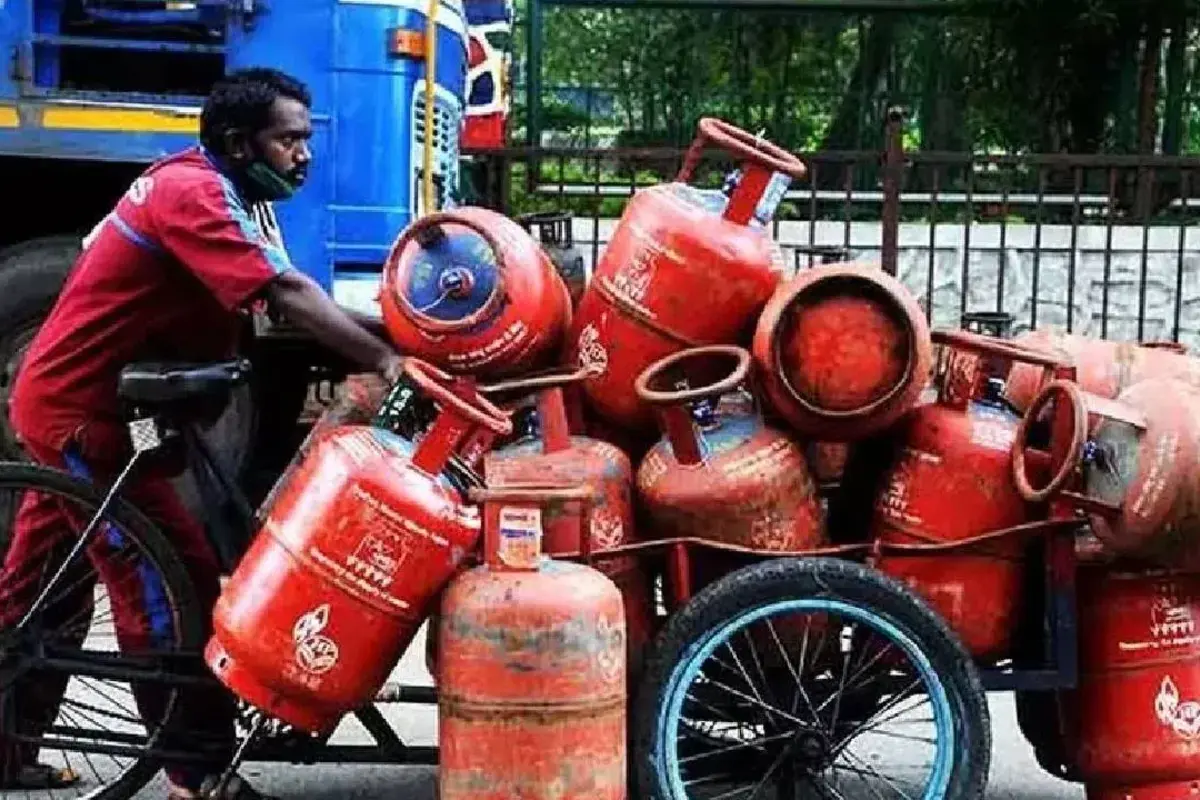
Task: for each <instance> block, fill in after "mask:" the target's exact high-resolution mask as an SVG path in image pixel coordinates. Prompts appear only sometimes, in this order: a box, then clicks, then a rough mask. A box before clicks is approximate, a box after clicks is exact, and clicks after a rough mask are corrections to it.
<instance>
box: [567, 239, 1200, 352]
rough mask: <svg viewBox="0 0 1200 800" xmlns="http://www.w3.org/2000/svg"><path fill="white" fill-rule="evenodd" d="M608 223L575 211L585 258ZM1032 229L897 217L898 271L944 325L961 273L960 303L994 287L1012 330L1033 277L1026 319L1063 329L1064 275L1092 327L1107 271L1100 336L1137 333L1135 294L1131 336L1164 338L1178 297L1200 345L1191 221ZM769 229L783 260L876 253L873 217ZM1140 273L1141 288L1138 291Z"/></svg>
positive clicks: (1078, 324) (1082, 328)
mask: <svg viewBox="0 0 1200 800" xmlns="http://www.w3.org/2000/svg"><path fill="white" fill-rule="evenodd" d="M615 225H616V220H612V219H602V220H600V221H599V225H598V231H597V230H596V228H597V226H596V225H595V224H594V223H593V221H592V220H590V219H586V218H581V219H576V220H575V228H574V232H575V238H576V245H577V246H578V247H579V248H580V249H581V250H582V251H583V253H584V257H585V260H586V261H587V262H588V264H589V267H590V265H591V264H592V258H593V253H594V248H593V242H597V241H598V243H599V248H598V250H599V252H600V253H603V248H604V245H605V244H606V243H607V242H608V240H609V238H610V237H611V235H612V231H613V229H614V227H615ZM597 233H598V235H597ZM847 234H848V235H847ZM1110 235H1111V246H1110V245H1109V241H1110V238H1109V237H1110ZM931 236H932V237H933V239H932V242H931ZM1038 236H1039V233H1038V229H1037V228H1036V227H1035V226H1032V225H1009V226H1004V227H1002V226H1000V225H996V224H975V225H972V226H971V227H970V229H969V231H968V230H967V229H965V228H964V226H962V225H938V226H937V227H936V230H932V229H931V227H930V226H929V225H925V224H911V223H905V224H903V225H901V226H900V255H899V276H900V278H901V280H902V281H903V282H904V283H905V285H906V286H908V288H909V289H911V290H912V291H913V293H914V294H915V295H916V296H917V298H918V299H919V300H920V302H921V303H922V304H923V305H924V304H925V303H926V302H927V295H928V294H929V286H930V266H931V263H932V268H933V276H932V288H933V292H932V293H933V321H934V324H935V325H936V326H947V327H957V326H958V324H959V317H960V314H961V313H962V311H963V310H964V308H963V284H964V283H966V284H967V292H966V310H968V311H994V310H997V297H998V296H999V295H1000V294H1001V292H1002V294H1003V298H1002V300H1003V301H1002V303H1001V304H1000V310H1004V311H1007V312H1009V313H1011V314H1014V315H1015V316H1016V320H1017V322H1016V326H1017V329H1018V330H1021V329H1024V328H1028V327H1032V326H1033V324H1034V322H1035V320H1034V309H1035V303H1034V284H1035V280H1036V284H1037V287H1036V296H1037V302H1036V326H1037V327H1039V328H1042V327H1048V326H1055V327H1062V328H1064V329H1065V327H1066V325H1067V304H1068V285H1070V284H1073V285H1074V294H1073V296H1072V297H1071V305H1072V306H1073V307H1074V311H1073V316H1072V320H1071V328H1072V330H1073V331H1075V332H1077V333H1081V334H1083V335H1087V336H1097V337H1098V336H1101V329H1102V325H1101V321H1102V318H1103V317H1104V316H1105V311H1104V310H1105V299H1104V287H1105V284H1106V280H1105V276H1106V275H1107V285H1108V299H1107V318H1108V328H1107V332H1106V333H1105V337H1106V338H1109V339H1127V340H1136V339H1138V338H1139V337H1138V316H1139V313H1138V312H1139V308H1140V307H1141V305H1142V304H1143V303H1144V306H1145V315H1144V317H1145V322H1144V325H1143V329H1142V334H1141V339H1142V340H1143V341H1149V340H1153V339H1169V338H1171V335H1172V332H1173V328H1174V324H1175V315H1176V303H1177V302H1178V304H1179V308H1178V312H1179V325H1180V336H1179V338H1180V341H1182V342H1184V343H1186V344H1188V345H1189V346H1190V347H1197V348H1200V227H1188V228H1178V227H1170V228H1165V227H1156V228H1149V229H1143V228H1141V227H1132V226H1119V227H1114V228H1112V230H1111V232H1110V231H1109V229H1107V228H1106V227H1104V226H1103V225H1085V226H1080V227H1079V228H1076V229H1075V241H1074V243H1072V234H1071V227H1070V226H1067V225H1044V226H1042V227H1041V230H1040V242H1039V240H1038V238H1037V237H1038ZM1002 237H1003V247H1001V240H1002ZM778 239H779V242H780V244H781V245H782V246H783V249H784V252H785V255H786V256H787V258H788V261H789V263H791V260H792V253H791V251H790V249H789V246H794V245H808V244H816V245H833V246H847V245H848V246H849V248H850V250H851V252H852V254H853V255H854V257H856V258H862V259H869V260H875V261H877V260H878V259H879V254H880V243H881V242H882V226H881V225H880V224H879V223H871V222H856V223H851V224H850V225H849V226H848V228H847V226H846V224H845V223H842V222H817V223H815V226H814V225H811V224H810V223H808V222H782V223H780V229H779V236H778ZM1181 247H1182V253H1181ZM1072 250H1073V251H1074V278H1073V280H1072V278H1071V275H1072V273H1071V269H1072V267H1071V253H1072ZM931 256H932V258H931ZM802 259H803V260H802V261H801V263H802V264H807V263H808V262H807V257H805V256H802ZM1001 264H1003V266H1004V269H1003V284H1001V269H1000V266H1001ZM1106 269H1107V272H1106ZM1143 275H1144V276H1145V291H1144V297H1143V292H1141V291H1140V287H1141V286H1142V283H1143V281H1142V276H1143Z"/></svg>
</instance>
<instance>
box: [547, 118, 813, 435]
mask: <svg viewBox="0 0 1200 800" xmlns="http://www.w3.org/2000/svg"><path fill="white" fill-rule="evenodd" d="M708 144H713V145H716V146H717V147H720V148H721V149H723V150H726V151H728V152H729V153H732V154H734V155H736V156H737V157H738V158H739V159H742V160H743V163H742V167H741V169H740V170H739V171H738V172H737V173H735V174H734V175H733V176H731V179H730V181H728V182H727V184H726V190H725V191H724V192H718V191H711V192H706V191H701V190H699V189H695V188H693V187H691V186H689V185H688V181H689V180H691V178H692V173H693V171H694V170H695V168H696V166H697V164H698V163H699V161H700V158H701V156H702V155H703V152H704V148H705V146H706V145H708ZM804 174H805V170H804V165H803V164H802V163H801V162H800V160H799V159H797V158H796V157H795V156H793V155H791V154H790V153H787V152H785V151H784V150H781V149H780V148H778V147H776V146H775V145H773V144H770V143H769V142H765V141H763V140H761V139H756V138H755V137H753V136H751V135H750V134H748V133H746V132H745V131H742V130H739V129H737V128H734V127H733V126H731V125H728V124H727V123H724V122H722V121H720V120H717V119H710V118H706V119H702V120H701V121H700V131H699V135H698V136H697V138H696V141H695V142H694V143H693V144H692V148H691V150H690V151H689V152H688V156H687V159H686V161H685V162H684V165H683V169H682V170H680V172H679V175H678V177H677V178H676V179H675V181H674V182H673V183H668V184H664V185H660V186H652V187H650V188H648V189H642V190H641V191H639V192H638V193H637V194H636V195H635V196H634V198H633V200H631V201H630V203H629V205H628V207H627V208H626V209H625V213H624V214H623V215H622V217H621V221H620V224H619V225H618V226H617V229H616V231H615V232H614V233H613V238H612V241H610V242H609V243H608V247H607V248H606V249H605V251H604V255H603V256H602V257H601V258H600V263H599V264H598V265H597V266H596V270H595V273H594V275H593V277H592V281H591V283H590V284H589V285H588V288H587V291H586V292H584V295H583V300H582V301H581V302H580V305H579V311H578V313H577V314H576V315H575V320H574V322H573V323H572V325H571V328H570V332H569V333H568V334H567V349H568V353H567V356H568V359H569V360H570V361H571V362H575V361H578V362H579V363H580V364H582V365H585V366H587V365H596V366H598V367H599V368H600V371H599V373H598V374H597V375H596V376H595V377H593V378H590V379H589V380H588V381H587V383H586V384H584V392H585V394H586V396H587V400H588V401H589V403H590V405H591V406H592V408H593V409H594V410H595V411H596V413H597V414H598V415H599V416H601V417H603V418H604V419H605V420H607V421H609V422H611V423H613V424H614V425H617V426H619V427H624V428H630V429H635V430H640V431H647V432H649V431H652V430H653V428H654V416H653V414H651V413H650V410H649V409H647V408H646V407H645V406H643V405H642V404H641V403H640V402H639V401H638V398H637V395H635V394H634V392H633V382H634V381H635V380H636V379H637V377H638V375H640V374H641V373H642V371H643V370H644V369H645V368H646V367H647V366H649V365H650V364H651V363H653V362H654V361H656V360H658V359H660V358H662V357H664V356H667V355H670V354H671V353H675V352H677V351H679V350H682V349H684V348H686V347H695V346H699V345H708V344H732V343H735V342H738V341H740V340H741V339H743V338H745V337H747V336H748V335H749V332H750V331H751V330H752V329H753V326H754V320H755V319H756V318H757V317H758V314H759V312H760V311H762V307H763V305H764V304H765V303H766V302H767V298H769V297H770V296H771V292H772V291H774V289H775V286H776V285H777V284H778V283H779V281H780V279H781V277H782V275H783V273H784V271H785V270H786V265H785V264H783V263H782V262H781V261H780V259H781V254H780V251H779V249H778V247H776V246H775V244H774V242H773V241H772V239H771V234H770V231H769V229H768V228H767V227H766V226H767V223H768V222H770V220H771V218H772V216H773V215H774V213H775V208H776V207H777V206H778V205H779V202H780V200H782V199H783V196H784V193H785V192H786V191H787V188H788V186H789V185H790V183H791V182H792V181H793V180H799V179H801V178H803V177H804Z"/></svg>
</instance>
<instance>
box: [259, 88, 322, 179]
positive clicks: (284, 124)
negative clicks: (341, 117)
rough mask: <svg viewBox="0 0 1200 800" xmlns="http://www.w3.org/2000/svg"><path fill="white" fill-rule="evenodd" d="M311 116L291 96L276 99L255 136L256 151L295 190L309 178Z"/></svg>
mask: <svg viewBox="0 0 1200 800" xmlns="http://www.w3.org/2000/svg"><path fill="white" fill-rule="evenodd" d="M312 132H313V131H312V115H311V114H310V113H309V111H308V109H307V108H305V107H304V104H303V103H301V102H299V101H297V100H293V99H292V98H290V97H279V98H276V100H275V102H274V103H273V104H272V105H271V122H270V124H269V125H268V126H267V128H266V129H265V130H262V131H259V132H258V134H257V135H256V136H255V137H254V145H255V149H256V150H257V151H258V154H259V156H260V157H261V158H263V160H265V161H266V162H267V163H268V164H270V165H271V166H272V167H273V168H274V169H275V170H276V171H277V172H278V173H279V174H280V175H285V176H287V177H288V179H289V180H291V181H292V182H293V183H294V184H295V185H296V186H297V187H299V186H301V185H302V184H303V183H304V180H305V178H306V177H307V176H308V166H309V164H310V163H311V162H312V151H310V150H309V149H308V142H309V139H311V138H312Z"/></svg>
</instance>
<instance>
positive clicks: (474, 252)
mask: <svg viewBox="0 0 1200 800" xmlns="http://www.w3.org/2000/svg"><path fill="white" fill-rule="evenodd" d="M379 301H380V304H381V306H382V308H383V319H384V322H385V323H386V324H387V329H388V332H389V334H390V335H391V337H392V340H393V342H394V343H395V344H396V346H397V347H398V348H399V349H400V351H401V352H404V353H409V354H412V355H415V356H417V357H418V358H422V359H425V360H427V361H430V362H432V363H434V364H437V365H438V366H441V367H442V368H444V369H447V370H450V371H451V372H456V373H467V372H469V373H471V374H473V375H475V376H476V377H479V378H495V377H501V376H505V375H512V374H517V373H520V372H523V371H525V370H528V369H531V368H534V367H537V366H540V365H544V364H546V363H549V362H550V361H552V360H553V359H554V358H557V356H558V348H559V347H560V345H561V344H562V337H563V333H564V332H565V330H566V326H567V324H568V323H569V322H570V317H571V299H570V296H569V295H568V293H567V287H566V284H564V283H563V281H562V279H561V278H560V277H559V276H558V273H557V272H556V271H555V268H554V265H553V264H552V263H551V262H550V258H549V256H548V255H547V254H546V253H545V251H544V250H543V249H542V248H541V247H539V246H538V243H537V242H536V241H535V240H534V239H533V237H532V236H530V235H529V233H527V232H526V231H525V230H523V229H522V228H521V226H520V225H518V224H516V223H515V222H513V221H512V220H510V219H508V218H507V217H505V216H503V215H501V214H497V213H496V212H494V211H489V210H487V209H484V208H472V207H464V208H457V209H455V210H453V211H447V212H442V213H438V214H430V215H428V216H425V217H422V218H421V219H419V220H417V221H416V222H414V223H413V224H412V225H410V226H409V227H408V228H407V229H405V231H404V233H402V234H401V235H400V237H399V238H398V239H397V240H396V243H395V244H394V245H393V246H392V251H391V253H390V254H389V255H388V259H387V263H386V264H385V266H384V272H383V285H382V289H381V291H380V296H379Z"/></svg>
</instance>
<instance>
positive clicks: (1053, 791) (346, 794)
mask: <svg viewBox="0 0 1200 800" xmlns="http://www.w3.org/2000/svg"><path fill="white" fill-rule="evenodd" d="M424 648H425V644H424V638H423V637H418V640H417V641H416V642H415V643H414V645H413V647H412V648H410V650H409V652H408V654H407V655H406V656H405V657H404V659H403V660H402V661H401V662H400V665H399V666H398V667H397V669H396V672H395V674H394V675H393V679H394V680H397V681H401V682H404V683H408V684H424V685H429V684H430V683H431V681H430V679H429V673H428V672H427V671H426V669H425V665H424V652H425V649H424ZM991 709H992V723H993V725H992V739H993V753H992V773H991V785H990V789H989V792H988V800H1083V798H1084V792H1083V789H1082V787H1080V786H1077V785H1075V784H1069V783H1065V782H1063V781H1059V780H1056V779H1055V778H1052V777H1050V776H1049V775H1047V774H1046V773H1044V772H1043V771H1042V770H1041V768H1040V767H1039V766H1038V765H1037V762H1036V761H1035V760H1034V758H1033V754H1032V752H1031V751H1030V748H1029V745H1028V744H1026V742H1025V739H1024V738H1023V737H1022V735H1021V732H1020V730H1019V729H1018V727H1017V720H1016V714H1015V711H1014V709H1013V704H1012V702H1011V698H1010V696H1008V695H993V696H992V698H991ZM385 714H386V716H387V717H388V719H389V721H390V722H391V723H392V725H393V726H394V727H395V728H396V729H397V730H398V731H399V732H400V734H401V736H402V738H404V740H405V741H406V742H407V743H409V744H414V745H420V744H435V743H436V740H437V713H436V710H435V709H434V708H432V707H420V706H407V705H406V706H392V707H390V708H385ZM369 741H370V739H369V738H367V737H366V736H365V734H363V733H362V732H361V729H359V728H358V725H357V723H354V722H348V723H345V724H343V726H342V728H340V729H339V730H338V732H337V733H336V734H335V742H338V743H346V744H351V743H363V742H369ZM242 774H243V775H245V776H246V777H247V778H250V779H251V780H252V781H253V783H254V784H255V786H256V787H257V788H259V789H261V790H263V791H266V792H269V793H270V794H274V795H277V796H280V797H283V798H297V799H299V798H305V800H436V797H437V794H436V782H437V777H436V772H435V770H434V769H432V768H425V767H381V766H346V765H322V766H311V767H309V766H292V765H275V764H270V765H267V764H248V765H246V767H245V768H244V769H243V770H242ZM164 796H165V792H164V789H163V786H162V784H161V783H155V784H152V785H151V786H149V787H147V788H146V789H145V790H144V791H143V792H142V793H140V794H139V795H138V797H139V798H146V800H151V799H152V798H153V800H159V799H160V798H162V797H164ZM631 800H636V799H635V798H631Z"/></svg>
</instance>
